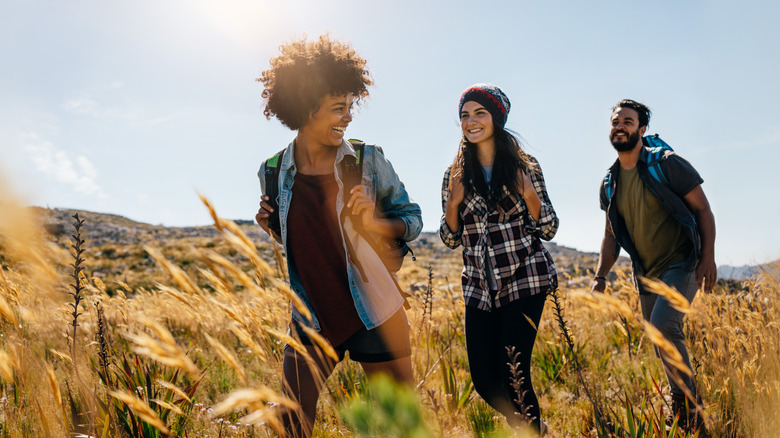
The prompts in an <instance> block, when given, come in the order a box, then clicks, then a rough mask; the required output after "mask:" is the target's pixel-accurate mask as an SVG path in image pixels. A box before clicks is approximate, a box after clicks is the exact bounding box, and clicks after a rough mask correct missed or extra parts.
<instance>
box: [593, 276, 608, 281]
mask: <svg viewBox="0 0 780 438" xmlns="http://www.w3.org/2000/svg"><path fill="white" fill-rule="evenodd" d="M593 280H604V281H607V277H605V276H603V275H597V276H595V277H593Z"/></svg>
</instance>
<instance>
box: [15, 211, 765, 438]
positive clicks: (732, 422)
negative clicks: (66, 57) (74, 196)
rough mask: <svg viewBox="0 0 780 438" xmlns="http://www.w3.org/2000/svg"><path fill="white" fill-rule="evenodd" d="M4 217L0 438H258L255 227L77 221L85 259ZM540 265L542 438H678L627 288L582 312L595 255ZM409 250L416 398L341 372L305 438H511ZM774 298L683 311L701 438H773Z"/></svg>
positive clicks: (427, 260)
mask: <svg viewBox="0 0 780 438" xmlns="http://www.w3.org/2000/svg"><path fill="white" fill-rule="evenodd" d="M3 213H4V214H3V215H0V219H2V221H0V262H1V263H2V270H0V274H2V275H1V276H0V321H1V322H0V335H1V336H0V436H2V437H27V436H68V435H69V434H70V435H73V434H83V435H88V436H101V437H105V436H109V437H114V436H150V437H151V436H189V437H194V436H209V437H212V436H214V437H217V436H224V437H265V436H273V435H274V429H275V427H277V426H278V425H277V423H276V422H275V416H274V415H275V412H276V411H277V409H279V406H280V405H284V403H285V400H284V399H283V398H282V397H281V396H280V395H279V383H280V367H281V356H282V354H281V349H282V347H283V345H284V343H285V342H288V343H289V342H292V343H294V342H295V340H293V339H290V338H289V337H288V336H287V335H286V326H287V323H288V321H289V314H290V309H291V306H292V305H294V304H291V302H290V299H289V298H290V296H291V295H290V291H289V288H288V287H287V286H286V285H285V282H284V274H283V273H284V268H283V266H281V259H280V257H279V255H280V254H279V253H278V252H277V251H275V250H274V245H273V244H272V242H270V241H269V239H268V238H267V237H266V236H265V235H263V234H262V233H261V232H260V230H259V228H258V227H257V226H256V225H253V224H251V223H247V222H244V223H239V224H235V223H233V222H230V221H222V220H219V221H218V225H219V226H218V227H217V226H210V227H192V228H164V227H159V226H153V225H147V224H139V223H136V222H132V221H129V220H127V219H125V218H120V217H116V216H110V215H101V214H96V213H89V212H79V218H80V219H83V220H84V223H83V226H81V229H80V233H79V234H78V236H79V240H83V241H84V243H83V244H82V243H80V242H79V243H77V242H76V241H75V240H74V238H73V237H72V236H71V235H72V234H74V227H73V226H72V225H71V224H72V223H73V222H74V221H75V219H74V218H72V217H71V216H72V215H73V214H75V212H73V211H67V210H43V209H36V210H20V211H18V212H16V213H15V214H13V215H11V214H8V211H7V210H6V211H4V212H3ZM30 214H32V216H30ZM44 230H45V231H44ZM548 248H549V249H550V251H551V253H553V254H554V257H555V260H556V263H557V265H558V266H559V269H560V270H561V277H560V279H561V285H562V287H561V290H560V291H558V293H557V294H556V295H555V296H554V297H551V298H550V299H549V300H548V303H547V308H546V309H545V313H544V315H543V317H542V322H541V323H540V325H539V327H538V329H539V330H538V339H537V346H536V349H535V351H534V357H533V365H532V370H533V371H532V372H533V375H532V378H533V381H534V385H535V387H536V390H537V392H538V394H539V398H540V405H541V409H542V416H543V420H544V421H545V422H546V423H547V424H548V425H549V427H550V429H549V433H548V436H553V437H575V436H577V437H581V436H594V437H595V436H618V437H629V436H664V437H668V436H686V435H685V434H682V433H680V432H679V431H678V430H675V429H672V430H667V428H666V427H665V426H664V421H663V418H664V415H665V413H666V412H668V410H669V408H668V405H667V403H666V401H665V399H664V395H665V393H664V391H665V390H664V386H665V378H664V376H663V372H662V370H661V365H660V361H659V360H658V359H657V358H656V357H655V353H654V350H653V345H654V343H655V344H657V345H660V346H661V347H663V345H664V344H663V340H662V339H657V338H654V337H653V336H651V335H652V332H648V331H646V328H645V327H644V326H643V323H642V320H641V317H640V314H639V311H638V302H637V295H636V292H635V291H634V290H633V288H632V286H631V283H630V281H628V280H627V278H626V276H625V274H624V273H623V272H622V271H621V270H620V269H619V270H618V273H617V274H616V275H615V276H614V278H612V280H611V282H610V283H611V284H610V290H609V292H610V293H608V294H605V295H599V296H591V295H590V293H589V292H587V283H588V280H589V276H588V275H587V273H586V270H587V269H589V268H592V266H594V265H595V257H596V255H594V254H583V253H579V252H576V251H574V250H571V249H567V248H562V247H558V246H556V245H550V246H548ZM414 250H415V254H416V255H417V258H418V261H417V262H416V263H412V262H409V261H407V262H406V263H405V265H404V268H402V271H401V272H400V273H399V277H400V282H401V285H402V286H403V287H404V288H406V289H408V290H410V291H412V298H411V299H410V302H411V304H412V308H411V310H410V312H409V319H410V322H411V324H412V327H413V330H412V332H413V334H414V335H413V336H412V347H413V356H412V358H413V362H414V372H415V378H416V380H417V382H418V383H417V385H416V387H415V388H414V389H413V390H408V389H404V388H395V387H392V386H387V385H384V384H382V383H381V382H380V383H377V384H376V386H373V389H372V390H371V392H370V393H371V396H370V397H369V384H368V382H366V381H365V378H364V376H363V374H362V372H361V371H360V370H359V367H358V366H356V365H355V364H354V363H352V362H349V361H347V362H345V363H342V364H340V365H339V366H338V367H337V370H336V372H335V373H334V374H333V376H331V378H330V379H329V380H328V383H327V387H326V391H325V393H324V394H323V396H322V397H321V400H320V405H319V413H318V419H319V422H318V425H317V428H316V430H315V435H316V436H324V437H336V436H434V437H438V436H452V437H461V436H512V431H510V430H509V429H507V427H506V425H505V424H504V422H503V420H502V419H499V418H498V417H496V416H495V415H494V412H492V410H491V409H490V408H489V407H487V405H485V404H484V402H482V401H481V400H480V399H479V397H478V396H477V395H476V394H475V393H474V392H473V390H472V386H471V384H470V381H469V379H468V367H467V361H466V354H465V349H464V336H463V320H462V318H463V301H462V298H461V296H460V286H459V276H460V269H461V262H460V254H459V252H457V251H450V250H448V249H446V248H444V247H443V246H442V244H441V243H440V242H439V239H438V236H436V235H434V234H426V235H424V236H422V237H421V239H420V240H419V241H418V242H416V243H415V245H414ZM80 260H83V262H82V261H80ZM622 266H623V267H624V268H625V267H626V264H625V261H623V262H622ZM776 272H777V271H775V274H776ZM779 294H780V284H779V283H778V279H777V277H776V276H775V275H774V274H772V275H765V276H763V277H760V278H758V279H756V280H755V281H752V282H744V283H738V282H733V283H724V284H722V285H721V286H720V287H719V288H718V290H717V291H716V292H715V293H713V294H710V295H704V294H700V295H699V296H698V297H697V299H696V300H695V301H694V303H693V306H692V307H691V308H690V309H688V310H689V312H690V313H689V315H688V317H687V335H688V338H689V340H690V345H691V352H692V355H693V356H694V358H695V361H694V364H695V365H694V370H692V371H693V372H694V373H695V374H696V378H697V380H698V382H699V385H700V387H701V388H702V392H703V394H702V396H703V403H702V406H701V407H702V408H703V409H704V412H705V414H706V421H707V427H708V429H709V430H710V432H711V433H712V435H713V436H728V437H765V436H773V434H774V432H775V431H776V430H777V429H778V426H780V424H778V419H780V417H778V415H777V414H778V413H780V395H778V394H780V365H779V364H780V361H778V359H779V358H780V327H778V325H777V316H778V315H779V314H780V305H778V303H780V301H778V299H777V298H778V295H779ZM74 310H75V311H74ZM563 334H565V336H563ZM521 436H522V433H521Z"/></svg>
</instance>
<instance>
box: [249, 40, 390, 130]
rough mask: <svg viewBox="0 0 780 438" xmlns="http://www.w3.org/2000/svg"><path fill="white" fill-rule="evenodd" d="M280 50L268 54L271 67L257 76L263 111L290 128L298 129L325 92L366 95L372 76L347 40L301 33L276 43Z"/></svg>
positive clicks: (358, 96)
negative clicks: (312, 38)
mask: <svg viewBox="0 0 780 438" xmlns="http://www.w3.org/2000/svg"><path fill="white" fill-rule="evenodd" d="M279 50H280V51H281V54H280V55H278V56H275V57H273V58H271V68H269V69H268V70H265V71H264V72H263V73H262V74H261V76H260V77H259V78H257V79H256V80H257V81H258V82H262V83H263V87H264V89H263V94H262V96H263V99H265V109H264V110H263V114H264V115H265V117H266V118H268V119H270V118H271V116H275V117H276V118H277V119H279V121H280V122H282V124H283V125H285V126H287V127H288V128H290V129H292V130H298V129H300V128H301V127H303V126H304V125H306V123H307V122H308V120H309V114H310V113H312V112H314V111H317V109H318V104H319V101H320V99H322V98H323V97H324V96H326V95H341V94H347V93H352V94H353V95H354V96H355V101H356V102H357V103H359V102H360V99H362V98H366V97H368V89H367V87H368V86H369V85H373V83H374V82H373V80H372V79H371V76H370V75H369V73H368V71H367V70H366V60H365V59H363V58H361V57H360V56H359V55H358V54H357V53H356V52H355V50H354V49H353V48H352V47H351V46H350V45H349V44H346V43H341V42H339V41H335V40H331V39H330V37H329V36H328V35H327V34H325V35H321V36H320V37H319V39H318V40H317V41H307V39H306V37H305V36H304V37H303V38H302V39H300V40H297V41H290V42H287V43H285V44H283V45H282V46H280V47H279Z"/></svg>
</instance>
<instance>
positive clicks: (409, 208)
mask: <svg viewBox="0 0 780 438" xmlns="http://www.w3.org/2000/svg"><path fill="white" fill-rule="evenodd" d="M373 155H374V160H373V162H374V166H375V170H376V196H377V201H378V203H379V205H380V207H381V209H382V212H383V213H384V214H385V215H386V216H387V217H394V218H398V219H401V220H402V221H404V224H405V225H406V232H405V233H404V235H403V236H402V237H401V238H402V239H403V240H405V241H407V242H409V241H412V240H414V239H416V238H417V236H419V235H420V232H422V226H423V223H422V210H421V209H420V206H419V205H418V204H417V203H416V202H412V200H411V199H410V198H409V194H408V193H407V192H406V187H405V186H404V183H403V182H401V179H400V178H399V177H398V174H397V173H395V169H393V165H392V164H391V163H390V161H389V160H388V159H387V158H386V157H385V155H384V153H382V151H381V149H379V148H376V149H375V152H374V154H373Z"/></svg>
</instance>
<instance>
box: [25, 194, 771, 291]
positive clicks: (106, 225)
mask: <svg viewBox="0 0 780 438" xmlns="http://www.w3.org/2000/svg"><path fill="white" fill-rule="evenodd" d="M31 208H33V209H34V211H35V213H36V216H37V217H39V218H40V220H41V224H42V226H43V228H44V229H45V230H46V231H47V232H48V233H49V234H50V235H51V238H52V239H53V240H54V241H56V242H57V243H58V245H60V246H61V247H62V248H69V246H70V242H69V239H70V235H71V234H72V233H73V225H72V224H73V222H74V219H73V215H74V214H76V213H78V214H79V217H80V218H82V219H84V220H85V223H84V227H83V230H82V238H84V240H85V241H86V247H87V248H88V251H87V254H86V255H87V266H88V267H89V268H90V272H91V273H92V275H95V276H97V277H101V278H102V279H104V280H105V281H106V283H107V285H108V283H109V282H113V283H117V281H121V282H124V283H126V284H129V285H131V286H133V287H144V288H151V287H153V286H154V284H155V283H157V282H162V283H165V282H166V281H167V274H166V273H164V272H162V271H161V269H160V268H159V267H158V266H157V265H156V263H155V262H154V261H153V260H152V259H151V257H150V256H149V254H147V253H146V251H145V250H144V249H143V248H144V246H147V245H148V246H152V247H155V248H158V249H159V250H160V251H162V252H163V254H165V255H166V256H167V257H168V258H169V259H170V260H171V261H174V262H175V263H176V264H178V265H179V266H180V267H182V268H183V269H185V270H189V272H191V273H192V275H195V276H197V275H198V267H202V266H203V263H204V261H203V257H204V255H203V254H204V252H206V251H214V252H216V253H218V254H220V255H222V256H224V257H227V258H228V259H229V260H231V261H233V262H235V263H237V264H238V265H242V269H245V270H247V271H248V270H249V269H251V268H250V266H249V264H248V261H247V260H245V259H243V258H242V257H241V256H240V255H239V254H237V253H236V251H235V250H233V249H232V248H230V247H229V245H228V244H227V243H226V242H224V240H223V239H222V237H221V236H220V234H219V232H218V231H217V229H216V228H215V227H214V226H197V227H164V226H160V225H151V224H146V223H141V222H136V221H133V220H130V219H127V218H125V217H122V216H117V215H112V214H104V213H95V212H89V211H76V210H71V209H44V208H38V207H31ZM235 222H236V223H237V224H238V225H239V226H240V227H241V229H242V230H243V231H244V233H245V234H247V235H248V236H249V237H250V238H251V239H252V241H253V242H255V246H256V247H257V250H258V251H259V252H260V254H261V255H262V256H263V258H264V259H265V260H267V261H268V262H269V263H276V258H275V255H274V249H273V245H272V242H271V241H270V239H269V237H268V236H267V235H266V234H265V233H264V232H263V231H262V229H260V227H259V226H257V225H256V224H255V223H254V222H253V221H248V220H237V221H235ZM411 247H412V249H413V251H414V252H415V255H416V256H417V262H410V261H409V262H405V264H404V269H403V270H402V271H401V279H402V283H403V282H407V283H408V284H412V283H416V282H421V281H422V282H424V281H425V278H426V277H427V271H428V270H429V269H430V271H432V272H434V273H435V275H437V276H439V277H444V278H447V282H448V283H450V284H453V285H454V284H456V283H457V279H458V277H459V276H460V269H461V268H462V264H461V263H462V262H461V253H460V251H453V250H450V249H449V248H447V247H445V246H444V245H443V244H442V242H441V240H440V239H439V237H438V235H437V233H432V232H426V233H422V235H421V236H420V237H419V238H418V239H417V240H416V241H414V242H413V243H412V244H411ZM545 247H546V248H547V249H548V251H549V252H550V254H551V255H552V256H553V258H554V260H555V263H556V267H557V268H558V270H559V272H560V274H562V275H561V278H560V280H561V281H562V284H567V285H569V286H585V285H587V284H588V282H589V280H590V277H591V275H592V270H593V269H594V268H595V266H596V263H597V261H598V254H597V253H588V252H581V251H578V250H576V249H573V248H568V247H565V246H561V245H557V244H555V243H552V242H546V243H545ZM618 266H620V267H622V268H624V269H629V268H630V264H629V261H628V259H626V258H625V257H621V258H620V260H619V262H618ZM277 269H278V268H277ZM721 269H722V270H723V274H727V275H724V278H727V279H732V281H733V280H740V279H742V278H746V277H748V276H750V275H753V274H754V273H755V272H756V270H757V269H758V268H755V267H752V269H751V267H745V268H740V269H738V270H737V269H733V270H728V269H724V268H723V267H722V268H721ZM280 272H281V270H280ZM613 272H614V270H613ZM723 274H722V275H723ZM612 275H614V274H612ZM109 287H110V286H109Z"/></svg>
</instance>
